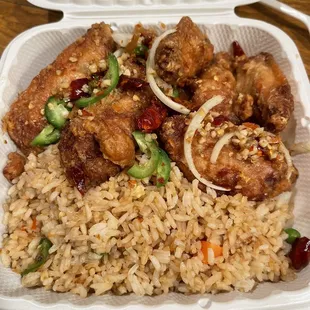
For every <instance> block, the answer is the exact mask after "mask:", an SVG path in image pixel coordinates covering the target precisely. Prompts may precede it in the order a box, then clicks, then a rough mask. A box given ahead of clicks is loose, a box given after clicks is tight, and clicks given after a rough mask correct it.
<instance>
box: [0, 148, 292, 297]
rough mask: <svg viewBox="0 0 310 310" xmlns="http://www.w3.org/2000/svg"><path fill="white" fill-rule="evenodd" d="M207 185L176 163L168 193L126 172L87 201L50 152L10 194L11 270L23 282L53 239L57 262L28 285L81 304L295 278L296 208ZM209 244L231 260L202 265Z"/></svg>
mask: <svg viewBox="0 0 310 310" xmlns="http://www.w3.org/2000/svg"><path fill="white" fill-rule="evenodd" d="M198 185H199V184H198V181H197V180H195V181H193V182H192V183H190V182H188V181H187V179H186V178H184V177H183V175H182V173H181V172H180V170H179V169H178V167H177V166H176V165H175V164H174V163H172V171H171V175H170V181H169V182H168V183H167V184H166V185H165V186H163V187H161V188H157V187H156V186H154V185H152V182H151V180H149V179H144V180H134V179H132V178H130V177H129V176H128V175H127V174H126V173H125V172H122V173H121V174H119V175H118V176H116V177H112V178H110V180H109V181H108V182H105V183H103V184H101V185H100V186H97V187H95V188H92V189H90V190H89V191H88V192H87V194H86V195H85V196H82V195H81V194H80V193H79V192H78V190H77V189H76V188H74V187H72V186H71V185H70V184H69V183H68V181H67V179H66V177H65V174H64V170H63V168H62V167H61V164H60V159H59V151H58V148H57V146H56V145H53V146H50V147H48V148H47V150H46V151H45V152H43V153H41V154H39V155H37V156H35V155H33V154H30V155H29V157H28V160H27V163H26V165H25V172H24V173H23V174H22V175H21V176H20V177H18V178H17V179H15V180H14V181H13V186H12V187H11V188H10V189H9V192H8V199H7V201H6V202H5V204H4V206H3V208H4V210H5V214H4V219H3V221H4V224H5V226H6V233H5V234H4V236H3V237H4V240H3V244H2V251H1V259H2V262H3V264H4V265H5V266H6V267H10V268H12V269H13V270H14V271H15V272H17V273H21V272H22V271H23V270H25V269H26V268H27V267H28V266H29V265H30V264H31V263H33V262H34V259H35V257H36V256H37V254H38V245H39V242H40V240H41V238H42V237H47V238H48V239H49V240H50V241H51V242H52V243H53V246H52V247H51V248H50V250H49V258H48V260H47V261H46V263H45V264H44V265H43V266H42V267H41V268H39V269H38V270H37V271H36V272H32V273H29V274H27V275H25V276H24V277H22V284H23V285H24V286H26V287H34V286H44V287H45V288H46V289H48V290H53V291H57V292H67V291H70V292H72V293H75V294H79V295H80V296H82V297H86V296H87V295H89V294H91V293H94V294H96V295H101V294H104V293H107V292H109V291H111V292H113V293H114V294H118V295H119V294H126V293H131V292H133V293H135V294H137V295H154V294H162V293H168V292H169V291H175V292H181V293H205V292H208V293H209V292H210V293H218V292H223V291H232V290H239V291H243V292H248V291H251V290H252V289H253V288H254V287H255V286H256V285H257V283H259V282H263V281H272V282H277V281H280V280H284V281H288V280H291V279H293V278H294V276H295V275H294V272H293V271H292V269H290V267H289V260H288V258H287V257H286V256H285V254H286V250H285V244H284V240H285V239H286V237H287V235H286V234H285V232H284V231H283V228H284V227H285V225H286V223H287V221H289V220H290V219H291V218H292V207H291V206H290V205H289V204H288V199H283V197H281V198H277V199H273V200H266V201H264V202H262V203H254V202H251V201H248V200H247V197H244V196H242V195H241V194H238V195H236V196H226V195H222V196H217V194H216V192H215V191H214V190H212V189H210V188H207V191H206V192H203V191H201V190H200V189H199V187H198ZM286 198H287V197H286ZM202 240H208V241H209V242H211V243H213V244H216V245H219V246H221V247H222V249H223V253H222V255H221V256H217V257H216V256H215V255H212V251H211V253H210V254H211V255H209V256H208V263H207V264H206V263H203V253H202V251H201V241H202Z"/></svg>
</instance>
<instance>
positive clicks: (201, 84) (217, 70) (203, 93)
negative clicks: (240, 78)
mask: <svg viewBox="0 0 310 310" xmlns="http://www.w3.org/2000/svg"><path fill="white" fill-rule="evenodd" d="M232 71H233V59H232V57H231V56H230V55H229V54H228V53H226V52H220V53H217V54H216V55H215V56H214V59H213V60H212V63H211V64H210V65H209V66H208V67H207V68H205V69H204V71H203V72H202V74H201V76H200V77H199V78H198V79H197V80H196V81H195V84H194V89H195V91H194V95H193V98H192V103H190V104H189V105H188V106H187V107H188V108H190V109H191V110H198V109H199V108H200V107H201V106H202V105H203V104H204V103H205V102H206V101H207V100H209V99H211V98H212V97H214V96H217V95H220V96H222V97H223V98H224V100H223V102H222V103H221V104H219V105H218V106H216V107H215V108H214V109H212V111H216V112H219V113H221V115H224V116H225V117H226V118H227V119H230V120H232V121H233V122H238V120H237V118H236V116H235V114H234V113H233V101H234V98H235V96H236V80H235V77H234V75H233V73H232Z"/></svg>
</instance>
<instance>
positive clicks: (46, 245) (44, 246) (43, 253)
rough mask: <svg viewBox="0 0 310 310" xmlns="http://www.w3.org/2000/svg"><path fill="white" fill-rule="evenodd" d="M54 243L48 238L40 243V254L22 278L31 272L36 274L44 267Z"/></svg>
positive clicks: (22, 274) (23, 273)
mask: <svg viewBox="0 0 310 310" xmlns="http://www.w3.org/2000/svg"><path fill="white" fill-rule="evenodd" d="M52 245H53V244H52V242H51V241H50V240H49V239H47V238H42V239H41V241H40V243H39V252H38V254H37V256H36V258H35V262H34V263H33V264H31V265H29V267H28V268H27V269H25V270H24V271H23V272H22V273H21V276H22V277H23V276H25V275H26V274H28V273H30V272H35V271H37V270H38V269H39V268H40V267H41V266H42V265H44V264H45V263H46V261H47V259H48V254H49V253H48V251H49V249H50V248H51V247H52Z"/></svg>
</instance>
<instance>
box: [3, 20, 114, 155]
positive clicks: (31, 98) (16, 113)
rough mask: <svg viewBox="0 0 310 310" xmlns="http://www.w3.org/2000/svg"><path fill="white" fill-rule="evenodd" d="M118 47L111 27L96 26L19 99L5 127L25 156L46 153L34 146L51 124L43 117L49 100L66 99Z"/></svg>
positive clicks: (6, 120) (46, 70)
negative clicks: (72, 87) (54, 97)
mask: <svg viewBox="0 0 310 310" xmlns="http://www.w3.org/2000/svg"><path fill="white" fill-rule="evenodd" d="M114 45H115V44H114V41H113V38H112V31H111V28H110V26H109V25H106V24H104V23H101V24H95V25H93V26H92V27H91V29H89V30H88V31H87V33H86V34H85V35H84V36H83V37H81V38H79V39H78V40H77V41H76V42H74V43H73V44H71V45H70V46H69V47H67V48H66V49H65V50H64V51H63V52H62V53H61V54H60V55H59V56H58V57H57V58H56V60H55V61H54V62H53V63H52V64H51V65H49V66H47V67H46V68H44V69H43V70H42V71H41V72H40V73H39V74H38V75H37V76H36V77H35V78H34V79H33V80H32V82H31V84H30V85H29V87H28V88H27V89H26V90H25V91H23V92H22V93H21V94H20V95H19V96H18V98H17V100H16V101H15V102H14V103H13V104H12V105H11V108H10V110H9V112H8V113H7V114H6V116H5V118H4V120H3V122H4V124H3V125H4V128H5V129H7V131H8V133H9V135H10V137H11V139H12V140H13V141H14V142H15V144H16V145H17V146H18V147H19V149H20V150H21V151H22V152H23V153H24V154H29V153H30V152H32V151H33V152H40V151H41V150H42V149H41V148H39V147H33V146H31V145H30V143H31V141H32V140H33V139H34V137H35V136H36V135H38V134H39V133H40V131H41V130H42V129H43V128H44V127H45V126H46V124H47V122H46V119H45V117H44V116H43V115H42V113H41V110H42V109H43V108H44V105H45V103H46V100H47V99H48V98H49V97H50V96H52V95H55V94H57V95H64V96H66V95H67V94H68V93H69V86H70V83H71V82H72V81H73V80H76V79H80V78H88V77H90V76H91V74H92V73H94V71H96V70H98V71H99V70H100V61H101V60H104V59H106V57H107V55H108V53H109V52H111V51H113V50H114Z"/></svg>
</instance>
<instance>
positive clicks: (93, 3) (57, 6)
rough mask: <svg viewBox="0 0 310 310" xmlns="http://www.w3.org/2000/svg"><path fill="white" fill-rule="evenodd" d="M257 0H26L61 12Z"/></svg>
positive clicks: (236, 3) (210, 6)
mask: <svg viewBox="0 0 310 310" xmlns="http://www.w3.org/2000/svg"><path fill="white" fill-rule="evenodd" d="M257 1H258V0H28V2H30V3H32V4H34V5H36V6H39V7H42V8H45V9H52V10H60V11H63V12H77V11H80V12H86V11H92V10H98V9H103V8H104V9H107V10H111V11H117V10H120V9H123V10H128V9H131V8H134V9H135V10H139V9H145V8H150V7H152V10H154V9H157V8H160V9H162V10H166V9H167V8H169V9H170V10H173V9H176V8H177V9H180V8H186V7H187V8H188V7H197V8H201V9H215V8H216V9H223V8H234V7H236V6H239V5H244V4H250V3H254V2H257Z"/></svg>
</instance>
